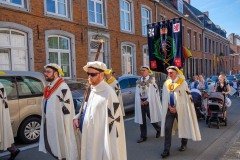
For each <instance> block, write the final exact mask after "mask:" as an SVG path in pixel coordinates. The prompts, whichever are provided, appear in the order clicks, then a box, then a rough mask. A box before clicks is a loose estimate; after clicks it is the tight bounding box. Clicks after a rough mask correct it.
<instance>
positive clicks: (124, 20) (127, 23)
mask: <svg viewBox="0 0 240 160" xmlns="http://www.w3.org/2000/svg"><path fill="white" fill-rule="evenodd" d="M131 16H132V11H131V3H130V2H129V1H126V0H120V17H121V18H120V20H121V30H123V31H127V32H132V17H131Z"/></svg>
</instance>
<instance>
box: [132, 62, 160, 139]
mask: <svg viewBox="0 0 240 160" xmlns="http://www.w3.org/2000/svg"><path fill="white" fill-rule="evenodd" d="M140 71H141V74H142V77H141V78H140V79H139V80H138V81H137V85H136V92H135V122H136V123H139V124H140V131H141V135H140V139H139V140H138V141H137V143H141V142H144V141H146V140H147V124H146V115H147V116H148V118H149V119H150V121H151V124H152V125H153V127H154V128H155V130H156V138H158V137H159V136H160V131H161V127H160V126H159V125H158V122H159V121H161V110H162V105H161V102H160V95H159V90H158V86H157V84H156V83H155V78H154V77H153V76H152V75H151V76H150V75H149V73H152V71H151V70H150V68H149V67H148V66H142V67H141V68H140Z"/></svg>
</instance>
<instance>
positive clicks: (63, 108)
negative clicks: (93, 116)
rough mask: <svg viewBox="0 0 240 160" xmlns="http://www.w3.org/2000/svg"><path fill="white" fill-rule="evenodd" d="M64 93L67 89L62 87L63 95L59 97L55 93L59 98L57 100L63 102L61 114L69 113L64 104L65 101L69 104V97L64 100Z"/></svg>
mask: <svg viewBox="0 0 240 160" xmlns="http://www.w3.org/2000/svg"><path fill="white" fill-rule="evenodd" d="M66 93H67V89H62V95H63V97H60V96H59V95H57V97H58V99H59V102H63V107H62V112H63V114H70V112H69V110H68V109H67V107H66V106H65V103H67V104H70V99H67V100H64V98H65V96H66Z"/></svg>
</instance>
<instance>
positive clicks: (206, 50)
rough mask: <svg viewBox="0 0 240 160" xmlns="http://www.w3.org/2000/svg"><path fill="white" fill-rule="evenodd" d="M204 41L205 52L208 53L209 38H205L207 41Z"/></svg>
mask: <svg viewBox="0 0 240 160" xmlns="http://www.w3.org/2000/svg"><path fill="white" fill-rule="evenodd" d="M204 42H205V43H204V44H205V53H207V52H208V49H207V47H208V46H207V38H205V41H204Z"/></svg>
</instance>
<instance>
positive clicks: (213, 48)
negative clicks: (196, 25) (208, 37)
mask: <svg viewBox="0 0 240 160" xmlns="http://www.w3.org/2000/svg"><path fill="white" fill-rule="evenodd" d="M212 53H215V42H214V41H212Z"/></svg>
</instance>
